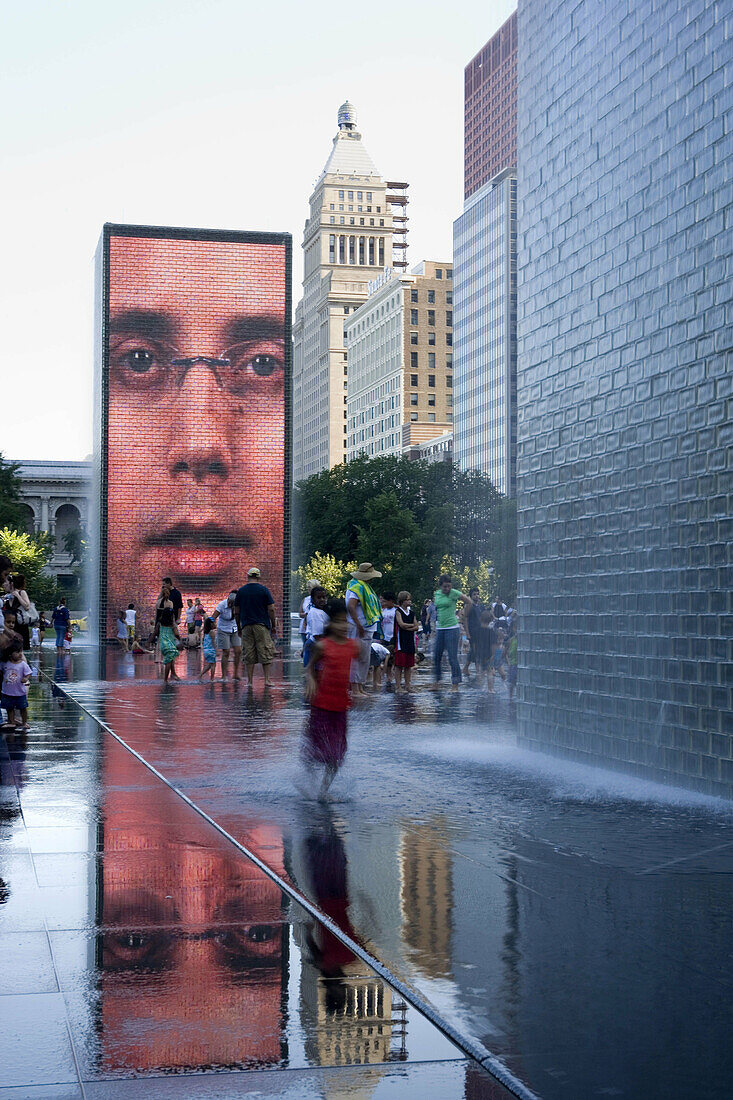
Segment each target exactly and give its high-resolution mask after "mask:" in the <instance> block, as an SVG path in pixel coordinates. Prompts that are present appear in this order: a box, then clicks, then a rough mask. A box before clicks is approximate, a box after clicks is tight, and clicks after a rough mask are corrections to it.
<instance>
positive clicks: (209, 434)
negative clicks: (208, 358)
mask: <svg viewBox="0 0 733 1100" xmlns="http://www.w3.org/2000/svg"><path fill="white" fill-rule="evenodd" d="M177 404H178V409H177V410H172V412H173V413H174V414H177V415H176V419H178V417H179V416H180V419H181V420H182V421H183V423H182V424H181V426H180V428H179V429H178V430H177V432H176V439H175V442H174V444H173V446H172V448H171V452H170V455H169V459H168V466H169V470H170V474H171V477H172V478H173V479H174V480H177V479H181V480H183V479H188V480H190V481H193V482H194V483H196V484H198V485H201V484H216V483H219V482H223V481H226V480H227V478H228V477H229V475H230V473H231V470H232V450H231V447H230V445H229V442H228V439H227V431H226V423H227V407H226V403H225V401H224V400H223V391H222V389H221V387H220V385H219V382H218V379H217V377H216V375H215V373H214V371H213V370H212V369H211V368H210V367H205V366H195V367H192V368H191V369H190V370H189V371H188V373H187V374H186V377H185V379H184V382H183V385H182V386H181V389H180V396H179V399H178V403H177Z"/></svg>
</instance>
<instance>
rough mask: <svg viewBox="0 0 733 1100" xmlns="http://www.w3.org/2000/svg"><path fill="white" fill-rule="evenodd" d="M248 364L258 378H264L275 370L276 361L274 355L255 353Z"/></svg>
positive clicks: (276, 366)
mask: <svg viewBox="0 0 733 1100" xmlns="http://www.w3.org/2000/svg"><path fill="white" fill-rule="evenodd" d="M249 365H250V366H251V367H252V370H253V371H254V372H255V374H258V375H259V376H260V378H266V377H268V375H270V374H273V373H274V371H276V370H277V368H278V361H277V359H276V358H275V356H274V355H255V357H254V359H252V360H251V362H250V364H249Z"/></svg>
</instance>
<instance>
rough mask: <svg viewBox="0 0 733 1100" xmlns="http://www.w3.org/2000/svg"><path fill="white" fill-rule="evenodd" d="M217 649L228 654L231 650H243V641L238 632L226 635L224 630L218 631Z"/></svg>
mask: <svg viewBox="0 0 733 1100" xmlns="http://www.w3.org/2000/svg"><path fill="white" fill-rule="evenodd" d="M216 648H217V649H222V650H224V652H227V651H228V650H230V649H241V648H242V639H241V638H240V637H239V634H237V632H236V630H235V631H233V632H232V633H231V634H229V633H225V631H223V630H217V632H216Z"/></svg>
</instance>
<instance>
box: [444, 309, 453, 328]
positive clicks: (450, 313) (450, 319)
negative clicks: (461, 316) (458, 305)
mask: <svg viewBox="0 0 733 1100" xmlns="http://www.w3.org/2000/svg"><path fill="white" fill-rule="evenodd" d="M445 323H446V325H448V327H449V328H451V327H452V325H453V310H452V309H447V310H446V311H445Z"/></svg>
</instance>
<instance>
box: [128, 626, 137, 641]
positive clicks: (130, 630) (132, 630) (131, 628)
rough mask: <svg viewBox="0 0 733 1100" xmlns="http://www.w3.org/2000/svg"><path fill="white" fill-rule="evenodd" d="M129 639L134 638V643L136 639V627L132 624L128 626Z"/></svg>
mask: <svg viewBox="0 0 733 1100" xmlns="http://www.w3.org/2000/svg"><path fill="white" fill-rule="evenodd" d="M127 637H128V638H132V639H133V641H134V639H135V627H134V626H133V625H132V623H128V624H127Z"/></svg>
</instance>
